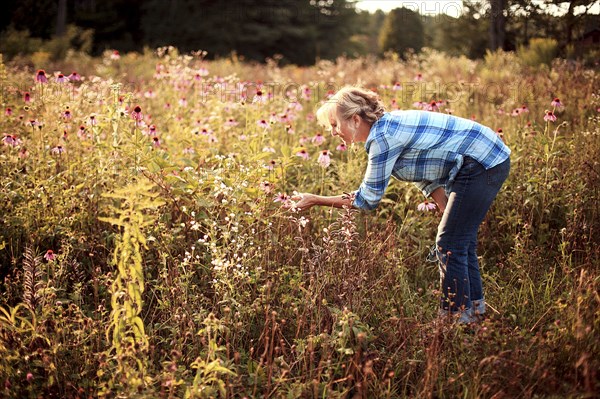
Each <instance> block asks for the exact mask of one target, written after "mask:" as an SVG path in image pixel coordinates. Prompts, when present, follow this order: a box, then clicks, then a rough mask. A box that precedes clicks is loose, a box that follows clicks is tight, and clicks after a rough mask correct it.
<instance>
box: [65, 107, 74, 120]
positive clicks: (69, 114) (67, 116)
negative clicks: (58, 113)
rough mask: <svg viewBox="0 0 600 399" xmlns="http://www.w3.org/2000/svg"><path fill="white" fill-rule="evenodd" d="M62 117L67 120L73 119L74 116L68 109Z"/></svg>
mask: <svg viewBox="0 0 600 399" xmlns="http://www.w3.org/2000/svg"><path fill="white" fill-rule="evenodd" d="M62 117H63V118H65V119H71V118H72V117H73V115H72V114H71V111H69V110H68V109H66V110H64V111H63V113H62Z"/></svg>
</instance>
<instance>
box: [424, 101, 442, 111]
mask: <svg viewBox="0 0 600 399" xmlns="http://www.w3.org/2000/svg"><path fill="white" fill-rule="evenodd" d="M425 110H427V111H431V112H437V111H439V110H440V108H439V107H438V103H437V101H432V102H430V103H429V104H428V105H427V107H426V108H425Z"/></svg>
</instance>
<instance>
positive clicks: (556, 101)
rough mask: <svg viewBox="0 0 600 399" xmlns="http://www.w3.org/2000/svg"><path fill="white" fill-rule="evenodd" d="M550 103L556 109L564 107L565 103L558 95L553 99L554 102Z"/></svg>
mask: <svg viewBox="0 0 600 399" xmlns="http://www.w3.org/2000/svg"><path fill="white" fill-rule="evenodd" d="M550 105H552V106H553V107H554V108H556V109H563V108H564V104H563V103H562V102H561V101H560V99H559V98H558V97H555V98H554V100H552V102H551V103H550Z"/></svg>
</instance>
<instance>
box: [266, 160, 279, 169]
mask: <svg viewBox="0 0 600 399" xmlns="http://www.w3.org/2000/svg"><path fill="white" fill-rule="evenodd" d="M275 166H277V161H275V160H274V159H271V160H270V161H269V163H268V164H267V169H268V170H274V169H275Z"/></svg>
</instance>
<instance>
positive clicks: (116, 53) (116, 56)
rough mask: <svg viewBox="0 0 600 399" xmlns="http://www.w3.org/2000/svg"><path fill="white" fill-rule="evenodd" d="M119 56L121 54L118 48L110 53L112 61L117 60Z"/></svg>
mask: <svg viewBox="0 0 600 399" xmlns="http://www.w3.org/2000/svg"><path fill="white" fill-rule="evenodd" d="M120 58H121V54H119V50H113V52H112V54H111V55H110V59H111V60H113V61H117V60H119V59H120Z"/></svg>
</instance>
